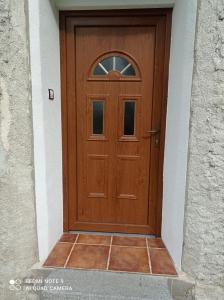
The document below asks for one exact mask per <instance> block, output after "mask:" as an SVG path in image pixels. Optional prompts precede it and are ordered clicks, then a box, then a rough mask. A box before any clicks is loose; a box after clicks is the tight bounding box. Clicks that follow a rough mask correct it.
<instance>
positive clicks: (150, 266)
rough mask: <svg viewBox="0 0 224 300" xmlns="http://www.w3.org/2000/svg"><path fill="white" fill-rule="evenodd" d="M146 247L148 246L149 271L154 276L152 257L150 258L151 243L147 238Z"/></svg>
mask: <svg viewBox="0 0 224 300" xmlns="http://www.w3.org/2000/svg"><path fill="white" fill-rule="evenodd" d="M146 246H147V254H148V264H149V271H150V273H151V274H152V263H151V257H150V252H149V243H148V239H147V238H146Z"/></svg>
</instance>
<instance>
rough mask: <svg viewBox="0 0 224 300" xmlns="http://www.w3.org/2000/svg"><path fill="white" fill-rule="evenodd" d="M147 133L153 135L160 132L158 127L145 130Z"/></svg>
mask: <svg viewBox="0 0 224 300" xmlns="http://www.w3.org/2000/svg"><path fill="white" fill-rule="evenodd" d="M147 133H149V134H150V135H155V134H158V133H160V130H159V129H152V130H147Z"/></svg>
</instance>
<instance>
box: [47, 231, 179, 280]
mask: <svg viewBox="0 0 224 300" xmlns="http://www.w3.org/2000/svg"><path fill="white" fill-rule="evenodd" d="M43 266H44V267H48V268H49V267H51V268H73V269H90V270H105V271H117V272H130V273H146V274H153V275H169V276H176V275H177V273H176V270H175V267H174V265H173V262H172V260H171V258H170V256H169V253H168V251H167V250H166V248H165V246H164V244H163V242H162V240H161V239H159V238H141V237H139V238H136V237H126V236H109V235H107V236H104V235H93V234H63V236H62V237H61V239H60V240H59V241H58V243H57V244H56V245H55V247H54V248H53V250H52V251H51V253H50V254H49V256H48V258H47V260H46V261H45V263H44V265H43Z"/></svg>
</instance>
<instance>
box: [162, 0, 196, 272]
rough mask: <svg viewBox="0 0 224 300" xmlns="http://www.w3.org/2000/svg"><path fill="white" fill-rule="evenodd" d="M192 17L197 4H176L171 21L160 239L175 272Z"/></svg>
mask: <svg viewBox="0 0 224 300" xmlns="http://www.w3.org/2000/svg"><path fill="white" fill-rule="evenodd" d="M196 13H197V1H195V0H188V1H186V0H177V1H176V3H175V8H174V10H173V20H172V42H171V56H170V67H169V90H168V106H167V122H166V141H165V159H164V192H163V218H162V238H163V240H164V242H165V244H166V246H167V248H168V250H169V252H170V254H171V256H172V258H173V260H174V262H175V264H176V266H177V268H178V269H180V268H181V257H182V250H183V249H182V248H183V226H184V207H185V191H186V173H187V159H188V139H189V118H190V99H191V87H192V73H193V60H194V40H195V26H196Z"/></svg>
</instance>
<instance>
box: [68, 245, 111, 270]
mask: <svg viewBox="0 0 224 300" xmlns="http://www.w3.org/2000/svg"><path fill="white" fill-rule="evenodd" d="M109 249H110V247H109V246H100V245H99V246H95V245H79V244H76V245H75V247H74V250H73V251H72V254H71V256H70V259H69V261H68V263H67V267H68V268H82V269H106V267H107V260H108V255H109Z"/></svg>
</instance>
